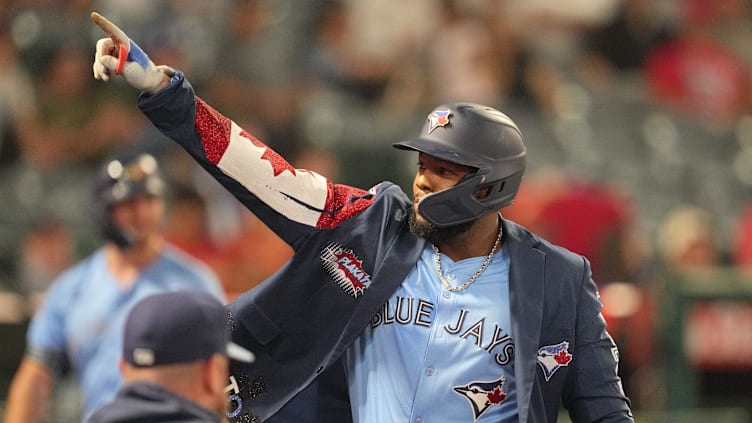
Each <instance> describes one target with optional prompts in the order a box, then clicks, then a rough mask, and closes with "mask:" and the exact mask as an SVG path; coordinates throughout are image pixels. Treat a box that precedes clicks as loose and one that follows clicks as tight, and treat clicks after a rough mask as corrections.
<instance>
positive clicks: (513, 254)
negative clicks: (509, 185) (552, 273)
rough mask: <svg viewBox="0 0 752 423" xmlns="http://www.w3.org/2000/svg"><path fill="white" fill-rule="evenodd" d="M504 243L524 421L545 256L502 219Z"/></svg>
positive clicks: (538, 327)
mask: <svg viewBox="0 0 752 423" xmlns="http://www.w3.org/2000/svg"><path fill="white" fill-rule="evenodd" d="M503 225H504V232H505V234H506V237H505V245H506V246H507V248H509V256H510V259H511V265H510V268H509V302H510V304H511V305H510V307H511V316H512V337H513V339H514V343H515V355H514V363H515V364H514V369H515V380H516V382H517V405H518V409H519V417H520V423H524V422H527V421H528V416H529V407H530V398H531V395H532V388H533V384H534V381H535V375H536V370H537V369H536V364H537V363H536V360H537V358H536V357H537V354H538V348H539V339H540V331H541V322H542V317H543V296H544V292H543V287H544V284H543V278H544V271H543V268H544V264H545V259H546V256H545V254H544V253H543V252H541V251H540V250H538V249H536V248H534V245H535V243H536V242H537V241H536V240H535V238H533V237H532V236H531V235H530V233H529V232H527V231H526V230H524V229H523V228H521V227H520V226H518V225H516V224H514V223H512V222H509V221H506V220H504V221H503Z"/></svg>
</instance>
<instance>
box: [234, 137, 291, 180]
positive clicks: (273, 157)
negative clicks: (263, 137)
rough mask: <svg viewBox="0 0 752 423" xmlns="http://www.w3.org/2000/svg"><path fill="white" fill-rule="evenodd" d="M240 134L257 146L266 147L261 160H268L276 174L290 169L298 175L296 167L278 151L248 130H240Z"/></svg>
mask: <svg viewBox="0 0 752 423" xmlns="http://www.w3.org/2000/svg"><path fill="white" fill-rule="evenodd" d="M240 135H241V136H243V137H245V138H248V140H249V141H251V143H252V144H253V145H255V146H256V147H261V148H264V149H265V150H264V154H262V155H261V160H266V161H268V162H269V163H270V164H271V165H272V170H273V171H274V176H278V175H279V174H280V173H282V172H284V171H286V170H287V171H290V173H292V174H293V175H296V173H295V170H296V169H295V168H294V167H292V165H290V163H288V162H287V161H286V160H285V159H284V158H283V157H282V156H280V155H279V154H278V153H277V152H276V151H274V150H272V149H271V148H269V147H268V146H267V145H265V144H264V143H262V142H261V141H259V140H258V139H256V137H254V136H253V135H251V134H250V133H248V131H242V132H240Z"/></svg>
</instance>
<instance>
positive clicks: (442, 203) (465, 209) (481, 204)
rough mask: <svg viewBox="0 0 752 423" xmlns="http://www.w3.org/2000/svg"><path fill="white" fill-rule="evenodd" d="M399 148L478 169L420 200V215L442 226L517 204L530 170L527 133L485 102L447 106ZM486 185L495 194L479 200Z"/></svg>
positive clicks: (440, 109)
mask: <svg viewBox="0 0 752 423" xmlns="http://www.w3.org/2000/svg"><path fill="white" fill-rule="evenodd" d="M393 146H394V147H395V148H398V149H402V150H415V151H419V152H423V153H426V154H428V155H431V156H434V157H437V158H439V159H442V160H446V161H449V162H452V163H457V164H461V165H465V166H470V167H473V168H475V169H477V170H476V171H474V172H471V173H469V174H467V175H466V176H465V177H464V178H463V179H462V180H460V181H459V182H458V183H457V184H456V185H455V186H453V187H450V188H447V189H445V190H442V191H439V192H435V193H432V194H429V195H426V196H425V197H423V199H422V200H421V201H420V203H419V204H418V211H419V212H420V214H421V215H422V216H423V217H425V218H426V220H428V221H429V222H431V223H433V224H434V225H436V226H438V227H446V226H453V225H458V224H461V223H465V222H470V221H473V220H475V219H477V218H479V217H480V216H482V215H483V214H485V213H487V212H489V211H492V210H498V209H500V208H502V207H504V206H507V205H509V204H511V203H512V202H513V200H514V197H515V195H517V190H518V189H519V187H520V183H521V182H522V175H523V173H524V172H525V165H526V157H525V152H526V150H525V144H524V142H523V139H522V132H521V131H520V130H519V128H518V127H517V125H516V124H515V123H514V121H512V119H510V118H509V117H508V116H507V115H505V114H503V113H501V112H500V111H498V110H496V109H493V108H491V107H488V106H483V105H480V104H474V103H449V104H444V105H441V106H439V107H437V108H436V109H434V110H433V111H432V112H431V113H430V114H429V115H428V118H427V119H426V123H425V125H423V129H422V130H421V132H420V135H419V136H418V137H417V138H414V139H411V140H407V141H402V142H398V143H395V144H393ZM481 188H490V194H489V195H488V196H487V197H485V198H478V197H477V194H478V191H479V189H481Z"/></svg>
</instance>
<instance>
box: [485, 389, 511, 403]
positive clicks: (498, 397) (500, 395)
mask: <svg viewBox="0 0 752 423" xmlns="http://www.w3.org/2000/svg"><path fill="white" fill-rule="evenodd" d="M486 396H487V397H488V402H490V403H491V404H501V402H502V401H504V400H505V399H507V393H506V392H504V391H502V390H501V387H500V386H497V387H496V388H495V389H494V390H493V391H491V392H489V393H488V394H487V395H486Z"/></svg>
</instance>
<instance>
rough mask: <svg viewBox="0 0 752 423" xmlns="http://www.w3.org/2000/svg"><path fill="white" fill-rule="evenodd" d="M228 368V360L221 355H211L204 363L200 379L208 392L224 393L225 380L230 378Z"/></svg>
mask: <svg viewBox="0 0 752 423" xmlns="http://www.w3.org/2000/svg"><path fill="white" fill-rule="evenodd" d="M229 366H230V362H229V360H228V359H227V357H225V356H224V355H222V354H213V355H212V356H211V357H209V359H208V360H206V361H205V362H204V366H203V375H202V379H203V383H204V387H205V389H206V390H207V391H208V392H210V393H212V394H218V393H220V392H224V390H225V386H226V382H227V379H228V378H229V377H230V370H229Z"/></svg>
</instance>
